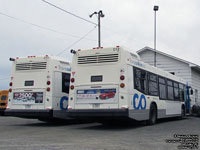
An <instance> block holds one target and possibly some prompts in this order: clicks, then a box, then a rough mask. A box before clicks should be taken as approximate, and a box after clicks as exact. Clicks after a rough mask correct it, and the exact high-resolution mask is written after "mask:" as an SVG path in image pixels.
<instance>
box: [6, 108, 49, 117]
mask: <svg viewBox="0 0 200 150" xmlns="http://www.w3.org/2000/svg"><path fill="white" fill-rule="evenodd" d="M4 113H5V116H14V117H21V118H35V119H38V118H40V117H47V118H48V117H52V116H53V110H45V109H44V110H38V109H31V110H24V109H6V110H5V112H4Z"/></svg>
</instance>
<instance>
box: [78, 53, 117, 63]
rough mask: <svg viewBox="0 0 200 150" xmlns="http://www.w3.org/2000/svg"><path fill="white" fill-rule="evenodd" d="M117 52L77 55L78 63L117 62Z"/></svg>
mask: <svg viewBox="0 0 200 150" xmlns="http://www.w3.org/2000/svg"><path fill="white" fill-rule="evenodd" d="M118 57H119V56H118V54H108V55H93V56H79V57H78V64H93V63H109V62H117V61H118Z"/></svg>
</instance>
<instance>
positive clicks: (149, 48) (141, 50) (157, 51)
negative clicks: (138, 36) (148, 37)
mask: <svg viewBox="0 0 200 150" xmlns="http://www.w3.org/2000/svg"><path fill="white" fill-rule="evenodd" d="M144 51H153V52H155V50H154V49H153V48H151V47H148V46H145V47H144V48H142V49H140V50H138V51H137V53H138V55H140V54H141V53H142V52H144ZM156 53H158V54H161V55H164V56H166V57H170V58H172V59H175V60H178V61H180V62H183V63H186V64H188V65H189V67H191V68H193V69H196V70H198V71H200V66H199V65H197V64H194V63H192V62H189V61H186V60H184V59H181V58H178V57H175V56H172V55H169V54H166V53H164V52H161V51H159V50H156Z"/></svg>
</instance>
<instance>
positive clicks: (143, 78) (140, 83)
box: [133, 68, 147, 93]
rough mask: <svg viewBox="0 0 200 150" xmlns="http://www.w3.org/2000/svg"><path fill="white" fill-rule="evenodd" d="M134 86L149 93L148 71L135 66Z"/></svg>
mask: <svg viewBox="0 0 200 150" xmlns="http://www.w3.org/2000/svg"><path fill="white" fill-rule="evenodd" d="M133 70H134V87H135V89H137V90H138V91H140V92H142V93H147V73H146V71H144V70H141V69H137V68H134V69H133Z"/></svg>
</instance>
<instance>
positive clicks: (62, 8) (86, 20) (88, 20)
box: [41, 0, 97, 25]
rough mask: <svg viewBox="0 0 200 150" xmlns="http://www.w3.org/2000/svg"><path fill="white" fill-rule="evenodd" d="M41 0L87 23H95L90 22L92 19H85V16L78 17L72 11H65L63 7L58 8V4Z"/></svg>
mask: <svg viewBox="0 0 200 150" xmlns="http://www.w3.org/2000/svg"><path fill="white" fill-rule="evenodd" d="M41 1H43V2H45V3H47V4H49V5H51V6H53V7H55V8H57V9H59V10H61V11H63V12H66V13H68V14H70V15H72V16H74V17H76V18H79V19H81V20H84V21H86V22H89V23H91V24H94V25H97V24H96V23H94V22H92V21H90V20H87V19H85V18H82V17H80V16H78V15H75V14H73V13H71V12H69V11H67V10H65V9H63V8H60V7H58V6H56V5H54V4H52V3H50V2H48V1H46V0H41Z"/></svg>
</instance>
